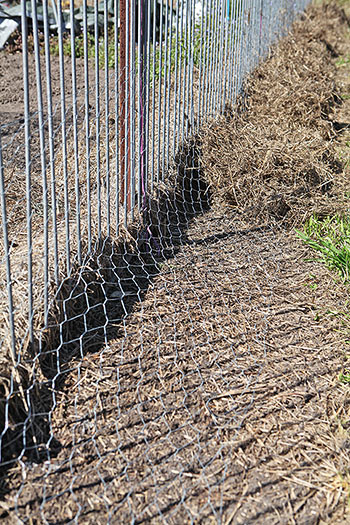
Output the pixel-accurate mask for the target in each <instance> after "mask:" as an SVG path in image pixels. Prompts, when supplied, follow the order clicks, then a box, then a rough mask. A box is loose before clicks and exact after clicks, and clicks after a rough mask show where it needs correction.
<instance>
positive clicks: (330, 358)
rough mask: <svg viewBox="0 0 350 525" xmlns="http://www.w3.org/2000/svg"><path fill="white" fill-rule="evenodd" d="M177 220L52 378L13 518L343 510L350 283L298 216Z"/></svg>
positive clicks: (340, 112)
mask: <svg viewBox="0 0 350 525" xmlns="http://www.w3.org/2000/svg"><path fill="white" fill-rule="evenodd" d="M341 53H342V56H350V39H348V40H345V41H344V42H343V44H342V49H341ZM330 67H331V66H330ZM347 71H348V70H347V69H346V64H345V65H344V67H342V66H339V67H338V69H337V82H338V83H339V84H340V85H341V90H342V93H343V94H344V102H343V104H342V105H341V106H339V107H338V108H337V109H336V114H335V115H334V120H337V121H338V122H342V123H347V122H350V120H349V119H350V100H349V99H350V97H347V96H345V95H349V94H350V87H349V80H348V75H347ZM11 111H13V109H11V105H10V106H9V107H8V110H7V112H8V114H10V113H11ZM11 118H12V117H11ZM338 140H339V152H340V153H339V154H343V153H342V152H343V151H344V148H345V145H346V142H347V141H349V140H350V139H349V131H348V130H347V129H346V128H345V129H344V130H343V132H342V134H339V137H338ZM347 173H349V172H347ZM172 235H173V238H177V240H176V242H174V243H173V245H172V247H171V248H170V249H168V250H167V251H165V250H162V247H159V248H158V251H160V252H161V253H160V254H159V253H158V254H156V255H154V261H153V264H149V265H147V264H146V263H145V264H144V265H143V266H142V268H141V269H140V268H134V269H133V273H132V274H130V275H133V276H134V277H133V278H134V279H136V278H137V271H140V272H141V270H142V275H145V274H147V275H148V282H147V285H145V287H144V289H141V288H140V289H139V293H138V299H139V300H138V302H136V303H135V305H134V307H133V309H132V311H131V313H130V314H129V315H128V316H126V318H125V319H124V321H123V323H122V325H121V326H118V330H119V334H118V336H117V335H115V337H114V339H111V338H110V335H108V334H107V327H104V330H105V334H106V337H105V343H104V344H103V345H101V346H100V348H99V349H98V350H97V351H95V352H91V353H89V354H88V355H85V356H84V357H82V358H81V359H76V360H75V361H74V362H71V363H70V371H69V374H68V376H67V378H66V382H65V386H64V389H61V390H60V391H59V390H57V391H55V390H53V398H54V407H53V408H54V409H53V410H52V412H50V415H49V427H50V433H49V438H48V440H47V442H46V444H45V446H44V447H43V450H42V457H41V460H40V461H39V460H38V461H34V460H33V459H32V460H31V461H29V460H26V458H22V459H21V460H20V461H19V462H18V463H17V464H16V466H15V467H13V468H12V469H11V470H9V471H8V472H7V473H6V475H5V476H4V478H3V480H2V492H3V494H4V495H3V498H2V499H1V500H0V513H1V512H2V514H0V515H1V518H2V520H3V522H4V523H18V522H20V523H28V524H39V523H49V524H50V525H53V524H57V525H58V524H63V523H84V524H85V523H86V524H90V523H91V524H93V523H94V524H101V525H102V524H105V523H115V524H116V523H170V524H182V523H224V524H226V525H229V524H230V523H231V524H242V525H243V524H253V523H254V524H276V525H277V524H298V525H299V524H305V525H306V524H325V523H328V524H337V523H338V524H345V523H349V522H350V516H349V514H348V497H349V490H350V476H349V456H350V439H349V432H348V429H349V410H350V403H349V393H348V386H347V385H344V384H343V383H341V382H340V381H339V379H338V376H339V373H340V372H341V371H342V370H343V368H344V359H345V355H346V352H347V347H348V338H349V332H348V321H347V310H346V308H347V307H346V300H347V297H348V290H347V288H346V287H345V286H344V285H343V284H342V283H339V282H336V281H335V279H334V276H333V275H332V274H331V273H330V272H329V271H328V270H327V269H326V268H324V267H323V266H322V265H321V264H320V263H319V262H317V261H315V260H314V256H313V254H312V253H311V252H310V251H309V249H308V248H306V247H305V246H303V245H302V244H301V242H300V241H299V240H298V238H297V236H296V234H295V232H294V230H286V229H285V228H280V227H279V226H278V225H276V224H270V225H268V224H267V225H266V224H264V225H261V224H260V223H258V222H257V223H256V224H255V223H252V222H251V220H245V219H244V216H242V215H241V214H240V213H238V212H237V211H235V210H233V209H232V208H229V207H227V208H225V207H223V206H218V205H213V207H212V208H211V209H210V210H209V211H207V212H206V213H203V214H199V215H198V216H197V217H194V218H192V219H191V220H190V221H189V223H188V225H186V227H184V225H183V224H180V221H179V223H178V224H174V225H173V231H172ZM155 252H157V250H155ZM124 260H125V265H126V267H128V268H129V269H130V270H131V269H132V266H133V259H132V257H131V256H130V257H128V254H125V257H124ZM135 276H136V277H135ZM104 306H106V305H104ZM106 308H107V306H106ZM110 323H111V324H113V319H110ZM50 388H53V389H54V384H53V383H52V382H51V383H50Z"/></svg>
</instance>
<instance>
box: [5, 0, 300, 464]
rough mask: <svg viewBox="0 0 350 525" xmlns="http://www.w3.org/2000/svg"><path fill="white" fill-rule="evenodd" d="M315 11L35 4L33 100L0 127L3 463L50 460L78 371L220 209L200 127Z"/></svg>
mask: <svg viewBox="0 0 350 525" xmlns="http://www.w3.org/2000/svg"><path fill="white" fill-rule="evenodd" d="M307 4H308V2H307V0H298V1H292V0H285V1H283V2H280V1H277V0H276V1H275V0H270V1H267V0H186V1H183V0H166V1H165V2H162V1H160V2H159V0H119V2H118V1H117V0H112V1H109V0H108V1H107V0H104V1H103V2H101V3H98V2H97V0H94V2H93V3H91V2H87V1H86V0H83V4H82V6H79V9H78V8H77V5H74V4H73V2H72V1H71V2H70V6H68V5H67V3H66V4H65V5H64V6H63V5H62V4H61V1H58V2H52V3H51V2H47V1H44V2H42V3H37V2H35V1H34V0H33V1H32V2H24V1H23V2H22V17H21V57H22V66H21V67H22V73H23V96H21V104H20V105H19V107H18V111H17V114H18V116H17V118H16V119H15V120H11V119H9V118H7V117H6V116H4V118H2V121H0V196H1V229H2V237H1V241H0V244H1V252H0V256H1V258H0V279H1V288H0V302H1V304H0V311H1V313H0V316H1V319H0V378H1V380H0V396H1V399H0V449H1V458H0V464H1V466H2V469H4V470H8V469H9V468H10V467H11V466H13V465H14V464H15V462H18V461H20V463H21V464H22V465H25V462H26V461H29V462H30V461H31V462H33V461H34V462H39V461H42V460H44V461H47V460H48V459H50V457H51V456H52V457H53V452H52V450H53V449H54V442H55V436H54V433H53V430H52V418H53V417H54V414H55V411H56V410H58V409H59V408H58V407H59V395H58V392H59V391H61V390H62V388H63V387H62V384H63V383H64V382H65V381H66V378H67V377H68V376H69V372H70V371H71V370H73V369H75V368H76V367H77V365H76V363H78V362H80V361H81V360H82V359H83V357H84V355H86V353H87V352H93V351H94V350H96V349H98V348H101V345H102V346H103V345H107V346H108V344H109V341H111V340H112V339H113V338H115V337H118V334H119V331H120V330H122V329H123V326H124V325H125V319H126V317H127V315H128V314H129V312H130V311H131V310H132V308H133V305H134V304H135V302H140V301H141V300H142V297H143V294H144V290H146V289H147V283H148V281H149V280H150V278H151V277H152V275H154V273H155V272H156V267H157V264H158V262H159V261H160V260H161V259H162V258H163V259H164V257H165V253H166V251H167V250H168V249H170V248H169V247H171V246H172V245H174V243H175V244H176V242H177V239H179V238H180V237H181V235H182V232H183V229H184V228H185V227H186V224H187V222H188V218H189V217H190V216H192V215H193V214H196V213H199V212H203V211H204V210H205V209H206V208H207V207H208V206H209V204H210V195H209V192H208V190H207V188H206V186H205V183H204V182H203V181H202V180H201V178H200V173H199V172H200V169H199V164H200V155H199V151H198V140H197V137H198V134H199V133H200V130H201V126H203V125H204V124H205V123H207V122H209V121H211V120H212V119H215V117H217V116H218V115H220V114H224V113H225V112H227V113H228V114H229V113H230V111H231V109H232V107H233V105H234V103H235V101H236V100H237V97H238V96H240V95H241V94H242V88H243V85H244V80H245V78H246V77H247V75H248V74H249V73H250V72H251V71H252V70H253V69H254V67H256V66H257V64H258V63H259V61H260V60H262V59H263V58H264V57H266V56H267V54H268V51H269V49H270V47H271V45H272V44H273V43H274V42H275V41H276V40H277V39H278V38H280V37H281V36H283V35H284V34H285V33H286V32H287V30H288V28H289V27H290V25H291V23H292V22H293V20H294V19H295V18H296V16H298V14H300V12H301V11H302V10H303V9H304V8H305V7H306V5H307ZM53 7H54V8H55V9H53ZM52 11H53V12H54V13H55V17H54V19H53V18H52V17H53V15H52ZM53 27H54V28H53ZM3 52H5V51H3ZM0 60H1V56H0ZM3 81H4V80H3V79H2V80H1V82H3ZM155 308H156V305H155ZM121 327H122V328H121ZM79 360H80V361H79ZM97 404H98V400H96V407H97ZM50 451H51V452H50Z"/></svg>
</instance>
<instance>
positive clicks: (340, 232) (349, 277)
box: [296, 215, 350, 283]
mask: <svg viewBox="0 0 350 525" xmlns="http://www.w3.org/2000/svg"><path fill="white" fill-rule="evenodd" d="M296 232H297V234H298V236H299V237H300V238H301V239H302V241H303V242H304V243H305V244H307V245H309V246H310V247H311V248H312V249H313V250H315V251H316V252H318V253H319V254H320V256H321V257H320V260H321V261H323V262H324V263H325V264H326V265H327V267H328V268H330V269H331V270H335V271H336V272H337V273H338V275H339V276H340V277H341V279H342V280H343V281H344V282H346V283H349V282H350V217H343V216H339V215H335V216H330V217H326V218H325V219H319V218H318V217H316V216H312V217H311V218H310V219H309V220H308V221H307V222H306V224H305V226H304V231H298V230H296Z"/></svg>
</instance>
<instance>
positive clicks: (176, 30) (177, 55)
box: [173, 0, 181, 159]
mask: <svg viewBox="0 0 350 525" xmlns="http://www.w3.org/2000/svg"><path fill="white" fill-rule="evenodd" d="M179 17H180V0H176V27H175V70H174V97H173V105H174V125H173V158H174V159H175V155H176V149H177V143H178V142H177V133H176V130H177V123H178V119H179V112H178V100H177V95H178V92H177V90H178V84H179V82H178V74H179V70H180V68H181V64H179V45H180V44H179Z"/></svg>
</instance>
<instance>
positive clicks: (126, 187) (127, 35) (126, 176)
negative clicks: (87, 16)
mask: <svg viewBox="0 0 350 525" xmlns="http://www.w3.org/2000/svg"><path fill="white" fill-rule="evenodd" d="M129 2H130V0H126V9H125V19H126V23H125V28H126V30H125V72H126V78H125V86H124V88H125V119H124V129H125V137H124V140H125V155H124V227H125V228H127V226H128V211H129V199H130V192H129V177H130V171H129V156H130V143H129V138H130V133H129V119H130V103H129V98H130V95H129V85H130V42H129V38H130V3H129Z"/></svg>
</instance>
